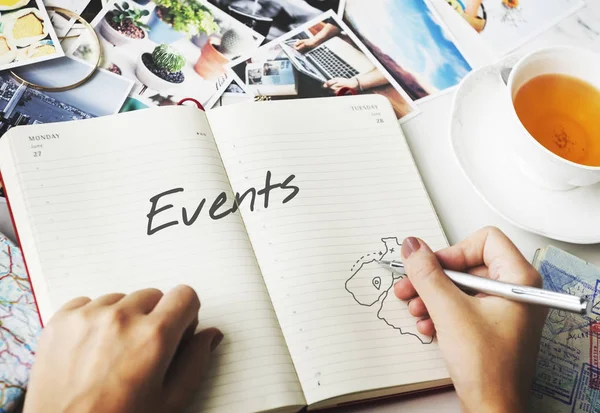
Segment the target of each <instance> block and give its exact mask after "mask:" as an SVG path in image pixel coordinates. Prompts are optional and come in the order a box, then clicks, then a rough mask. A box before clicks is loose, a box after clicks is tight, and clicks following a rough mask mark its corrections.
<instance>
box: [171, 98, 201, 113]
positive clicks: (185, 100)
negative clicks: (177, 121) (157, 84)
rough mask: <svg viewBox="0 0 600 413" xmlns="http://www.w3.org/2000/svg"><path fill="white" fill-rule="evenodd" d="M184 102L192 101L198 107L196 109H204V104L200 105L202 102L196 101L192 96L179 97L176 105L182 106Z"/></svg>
mask: <svg viewBox="0 0 600 413" xmlns="http://www.w3.org/2000/svg"><path fill="white" fill-rule="evenodd" d="M185 102H194V103H195V104H196V106H197V107H198V109H200V110H201V111H205V110H204V106H202V103H200V102H198V101H197V100H196V99H194V98H184V99H181V100H180V101H179V102H177V105H178V106H183V104H184V103H185Z"/></svg>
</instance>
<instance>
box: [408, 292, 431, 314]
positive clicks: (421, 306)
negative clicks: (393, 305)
mask: <svg viewBox="0 0 600 413" xmlns="http://www.w3.org/2000/svg"><path fill="white" fill-rule="evenodd" d="M408 312H409V313H410V315H412V316H413V317H426V316H429V311H427V307H426V306H425V303H424V302H423V299H422V298H421V297H417V298H413V299H412V300H410V302H409V303H408Z"/></svg>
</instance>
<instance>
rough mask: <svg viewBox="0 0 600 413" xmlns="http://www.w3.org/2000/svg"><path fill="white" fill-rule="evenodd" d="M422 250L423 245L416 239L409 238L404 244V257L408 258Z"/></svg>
mask: <svg viewBox="0 0 600 413" xmlns="http://www.w3.org/2000/svg"><path fill="white" fill-rule="evenodd" d="M419 248H421V244H419V240H417V239H416V238H415V237H408V238H406V239H405V240H404V241H403V242H402V257H403V258H405V259H406V258H408V257H410V255H411V254H412V253H413V252H415V251H416V250H418V249H419Z"/></svg>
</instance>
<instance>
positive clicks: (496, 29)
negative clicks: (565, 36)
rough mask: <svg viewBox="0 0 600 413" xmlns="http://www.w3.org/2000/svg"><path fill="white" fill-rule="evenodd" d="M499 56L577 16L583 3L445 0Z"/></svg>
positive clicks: (570, 0)
mask: <svg viewBox="0 0 600 413" xmlns="http://www.w3.org/2000/svg"><path fill="white" fill-rule="evenodd" d="M446 2H447V3H448V4H449V5H450V6H451V7H452V8H453V9H454V10H456V12H457V13H459V14H460V15H461V16H462V17H463V18H464V19H465V20H466V21H467V22H468V23H469V25H470V26H471V27H472V28H473V29H474V30H475V31H477V32H478V33H481V36H482V37H483V38H484V39H485V40H486V41H487V43H488V44H489V45H490V46H491V47H492V49H493V50H494V52H496V54H498V55H499V56H502V55H505V54H507V53H509V52H511V51H513V50H514V49H516V48H517V47H519V46H521V45H522V44H524V43H525V42H527V41H528V40H530V39H531V38H532V37H534V36H536V35H538V34H540V33H541V32H542V31H544V30H546V29H548V28H550V27H552V26H553V25H555V24H557V23H558V22H559V21H561V20H563V19H564V18H565V17H567V16H569V15H571V14H573V13H575V12H576V11H577V10H579V9H580V8H581V7H583V5H584V2H583V1H582V0H446Z"/></svg>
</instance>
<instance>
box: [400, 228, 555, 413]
mask: <svg viewBox="0 0 600 413" xmlns="http://www.w3.org/2000/svg"><path fill="white" fill-rule="evenodd" d="M402 262H403V264H404V267H405V269H406V273H407V274H408V277H406V278H403V279H401V280H400V281H398V282H397V283H396V285H395V286H394V293H395V295H396V296H397V297H398V298H400V299H402V300H410V301H409V304H408V311H409V313H410V314H411V315H412V316H414V317H415V318H417V320H416V323H417V330H418V331H419V332H420V333H421V334H424V335H434V334H435V336H436V338H437V342H438V343H439V346H440V349H441V351H442V354H443V356H444V359H445V360H446V363H447V366H448V370H449V371H450V375H451V376H452V378H453V383H454V386H455V388H456V391H457V393H458V396H459V398H460V399H461V402H462V404H463V408H464V410H465V411H468V412H471V411H477V412H483V411H487V410H486V409H485V406H494V407H495V408H496V410H494V411H507V412H508V411H510V412H515V413H521V412H523V413H524V412H526V411H527V406H528V400H529V396H530V392H529V391H530V388H531V379H532V375H533V371H534V367H535V360H536V356H537V352H538V347H539V341H540V336H541V330H542V328H543V325H544V320H545V317H546V314H547V307H545V306H534V305H526V304H522V303H518V302H515V301H511V300H507V299H505V298H501V297H497V296H492V295H481V294H477V295H469V294H467V293H465V292H464V291H462V290H461V289H460V288H459V287H458V286H457V285H456V284H455V283H454V282H452V280H451V279H450V278H449V277H448V276H447V275H446V274H445V273H444V270H443V269H442V268H446V269H451V270H455V271H461V272H469V273H471V274H474V275H477V276H481V277H488V278H490V279H494V280H498V281H501V282H505V283H512V284H518V285H521V286H529V287H541V286H542V279H541V277H540V275H539V274H538V272H537V271H536V270H535V269H534V268H533V267H532V266H531V264H529V262H528V261H527V260H526V259H525V258H524V257H523V256H522V255H521V253H520V252H519V250H518V249H517V248H516V247H515V245H514V244H512V242H511V241H510V240H509V239H508V238H507V237H506V236H505V235H504V234H503V233H502V232H501V231H499V230H498V229H496V228H485V229H482V230H480V231H478V232H476V233H475V234H473V235H472V236H471V237H469V238H467V239H466V240H464V241H462V242H460V243H458V244H456V245H454V246H452V247H449V248H446V249H443V250H441V251H438V252H437V253H435V254H434V253H433V252H432V251H431V249H430V248H429V247H428V246H427V244H425V243H424V242H423V241H421V240H418V239H416V238H407V239H406V240H404V241H403V242H402ZM499 389H502V391H500V390H499ZM498 407H501V408H500V409H498ZM490 411H491V410H490Z"/></svg>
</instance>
